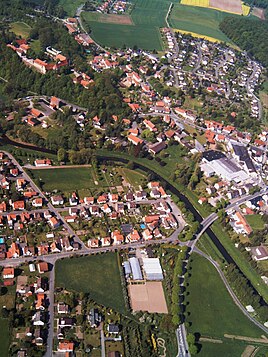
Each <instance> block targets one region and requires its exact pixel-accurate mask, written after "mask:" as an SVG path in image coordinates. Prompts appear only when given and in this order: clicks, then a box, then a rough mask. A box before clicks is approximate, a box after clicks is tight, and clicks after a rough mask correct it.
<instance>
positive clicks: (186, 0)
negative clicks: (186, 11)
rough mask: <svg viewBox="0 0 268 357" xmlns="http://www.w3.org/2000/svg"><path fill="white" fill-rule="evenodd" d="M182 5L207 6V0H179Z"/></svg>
mask: <svg viewBox="0 0 268 357" xmlns="http://www.w3.org/2000/svg"><path fill="white" fill-rule="evenodd" d="M181 4H182V5H190V6H200V7H209V0H181Z"/></svg>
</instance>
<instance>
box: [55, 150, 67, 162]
mask: <svg viewBox="0 0 268 357" xmlns="http://www.w3.org/2000/svg"><path fill="white" fill-rule="evenodd" d="M57 156H58V161H59V162H61V161H64V162H65V161H66V159H67V153H66V150H65V149H64V148H59V150H58V154H57Z"/></svg>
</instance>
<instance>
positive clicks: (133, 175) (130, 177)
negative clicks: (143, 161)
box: [117, 167, 146, 188]
mask: <svg viewBox="0 0 268 357" xmlns="http://www.w3.org/2000/svg"><path fill="white" fill-rule="evenodd" d="M117 171H118V173H119V174H120V175H122V176H123V177H124V178H125V179H126V181H127V182H128V183H129V184H130V185H131V186H134V187H135V188H138V187H139V186H140V185H142V184H143V183H144V180H145V179H146V176H145V175H143V174H142V173H140V172H138V171H137V170H130V169H128V168H125V167H120V168H117Z"/></svg>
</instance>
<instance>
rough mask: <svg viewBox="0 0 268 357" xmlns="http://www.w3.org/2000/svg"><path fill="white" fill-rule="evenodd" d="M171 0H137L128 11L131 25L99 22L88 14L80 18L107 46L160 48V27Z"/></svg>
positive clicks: (162, 25)
mask: <svg viewBox="0 0 268 357" xmlns="http://www.w3.org/2000/svg"><path fill="white" fill-rule="evenodd" d="M169 5H170V2H168V1H166V0H164V1H163V0H136V1H135V2H134V5H133V11H132V12H131V18H132V21H133V25H120V24H119V23H118V24H111V23H103V22H98V21H97V20H98V18H97V17H96V16H95V15H94V14H91V13H86V12H85V13H83V15H82V16H83V19H84V21H85V22H86V23H88V24H89V26H90V28H91V29H92V37H93V38H94V39H95V40H96V41H97V42H99V43H101V44H102V45H104V46H107V47H122V46H124V45H125V46H127V47H133V46H135V45H136V46H138V47H140V48H143V49H147V50H154V49H156V50H163V44H162V41H161V37H160V31H159V28H160V27H165V26H166V22H165V16H166V14H167V12H168V8H169Z"/></svg>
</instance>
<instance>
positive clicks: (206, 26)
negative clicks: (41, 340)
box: [169, 4, 236, 42]
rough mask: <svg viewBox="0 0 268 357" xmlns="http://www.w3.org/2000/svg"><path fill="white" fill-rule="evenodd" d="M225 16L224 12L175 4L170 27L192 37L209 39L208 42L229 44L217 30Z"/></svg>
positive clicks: (225, 37)
mask: <svg viewBox="0 0 268 357" xmlns="http://www.w3.org/2000/svg"><path fill="white" fill-rule="evenodd" d="M226 16H236V15H230V14H228V13H226V12H222V11H217V10H213V9H208V8H202V7H194V6H186V5H181V4H176V5H175V6H174V8H173V10H172V12H171V15H170V17H169V23H170V25H171V26H172V27H173V28H174V29H176V30H180V31H184V32H185V33H193V34H194V36H198V35H201V37H209V39H210V40H213V39H214V40H219V41H223V42H230V40H229V39H228V37H227V36H226V35H225V34H224V33H223V32H222V31H221V30H220V29H219V24H220V23H221V21H222V20H223V19H224V18H225V17H226Z"/></svg>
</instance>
